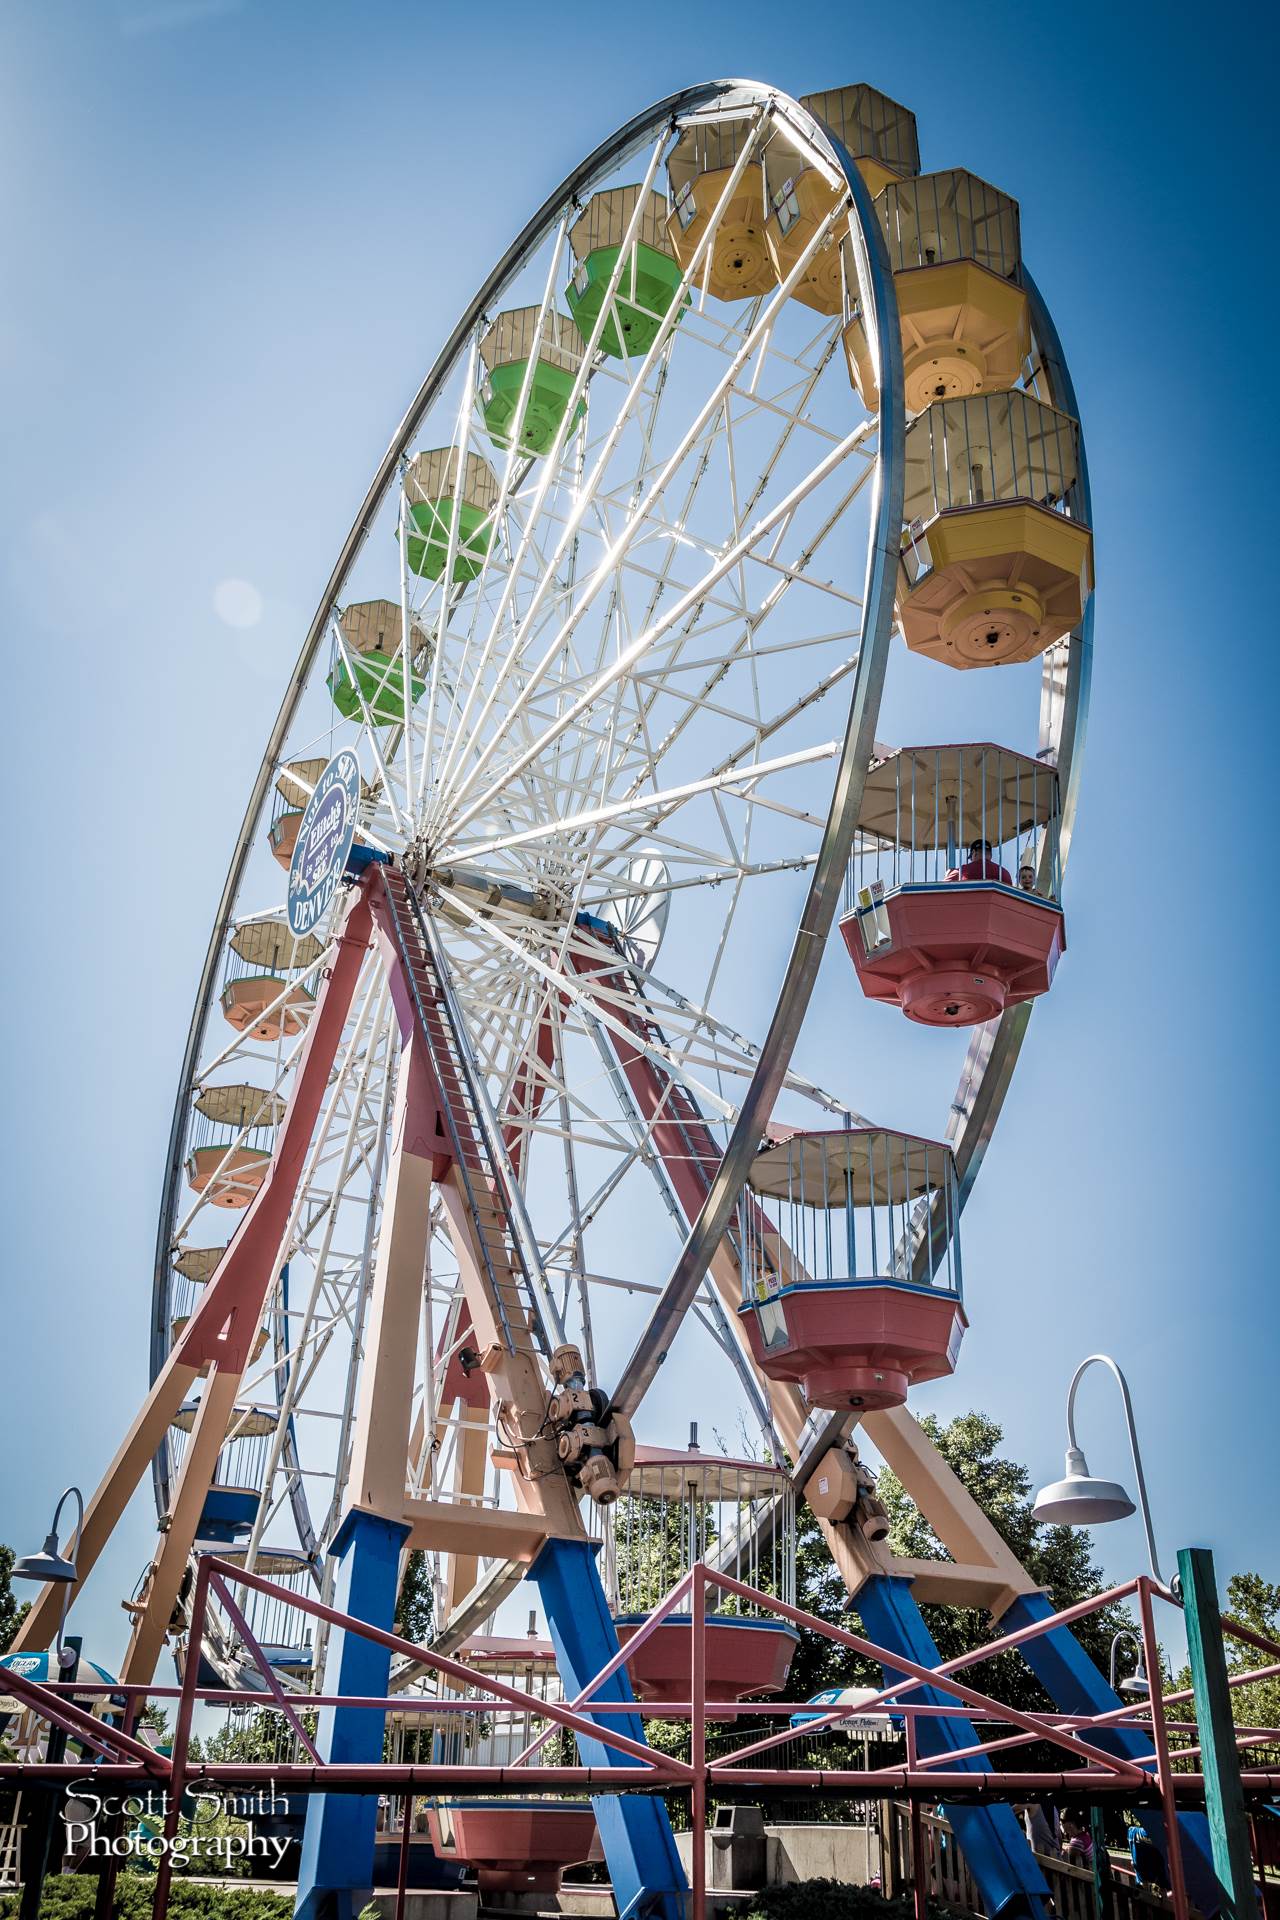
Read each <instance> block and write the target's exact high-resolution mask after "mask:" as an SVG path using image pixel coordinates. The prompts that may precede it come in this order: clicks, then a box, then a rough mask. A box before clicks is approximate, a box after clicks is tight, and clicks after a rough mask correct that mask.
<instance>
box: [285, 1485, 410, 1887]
mask: <svg viewBox="0 0 1280 1920" xmlns="http://www.w3.org/2000/svg"><path fill="white" fill-rule="evenodd" d="M408 1537H409V1528H408V1527H407V1526H406V1525H405V1524H404V1522H403V1521H400V1520H384V1519H382V1518H381V1517H380V1516H379V1515H378V1514H373V1513H365V1512H364V1511H363V1510H362V1509H360V1508H358V1507H353V1508H352V1510H351V1512H350V1513H348V1515H347V1517H346V1519H345V1520H344V1521H343V1523H342V1526H341V1528H340V1529H339V1532H338V1536H337V1539H336V1540H335V1541H334V1545H333V1552H334V1554H335V1555H336V1556H337V1560H338V1576H337V1580H336V1581H335V1583H334V1595H333V1604H334V1606H335V1607H337V1608H338V1609H339V1610H340V1611H341V1612H343V1613H349V1614H352V1615H353V1616H354V1617H355V1618H356V1619H357V1620H368V1621H371V1622H373V1623H375V1624H376V1625H379V1626H382V1625H389V1624H390V1621H391V1618H392V1615H393V1614H394V1613H395V1606H396V1581H397V1579H398V1577H399V1570H400V1549H401V1547H402V1546H403V1545H404V1543H405V1541H406V1540H407V1539H408ZM390 1678H391V1655H390V1653H389V1652H388V1651H387V1649H386V1648H385V1647H381V1646H377V1645H375V1644H374V1642H373V1641H372V1640H366V1639H364V1638H363V1637H362V1636H361V1635H360V1634H356V1633H352V1632H349V1631H348V1630H347V1628H345V1627H335V1628H334V1630H333V1633H332V1635H331V1636H330V1640H329V1650H328V1655H327V1658H326V1660H325V1691H326V1693H331V1694H364V1695H366V1696H373V1697H378V1698H383V1699H385V1698H386V1695H387V1690H388V1687H389V1684H390ZM382 1738H383V1718H382V1715H381V1714H380V1713H373V1712H368V1711H364V1710H362V1709H360V1708H358V1707H324V1708H322V1710H321V1713H320V1724H319V1728H318V1731H317V1736H316V1745H317V1746H318V1748H319V1749H320V1752H321V1753H322V1754H323V1755H324V1757H325V1759H326V1760H330V1761H335V1762H340V1763H342V1764H344V1765H348V1766H350V1765H361V1764H375V1763H376V1762H378V1761H380V1760H381V1759H382ZM377 1824H378V1802H377V1798H376V1796H370V1797H369V1798H365V1797H364V1796H363V1795H356V1794H342V1793H329V1794H313V1795H312V1796H311V1798H310V1799H309V1800H308V1802H307V1820H306V1826H305V1827H304V1829H303V1835H302V1860H301V1863H300V1865H299V1868H298V1901H297V1906H296V1908H295V1910H294V1911H295V1914H296V1915H297V1916H298V1920H352V1916H353V1915H354V1913H355V1902H354V1899H353V1893H355V1892H357V1891H358V1890H360V1889H363V1888H367V1887H370V1886H372V1885H373V1850H374V1842H375V1839H376V1835H377Z"/></svg>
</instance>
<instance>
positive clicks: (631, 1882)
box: [528, 1540, 697, 1920]
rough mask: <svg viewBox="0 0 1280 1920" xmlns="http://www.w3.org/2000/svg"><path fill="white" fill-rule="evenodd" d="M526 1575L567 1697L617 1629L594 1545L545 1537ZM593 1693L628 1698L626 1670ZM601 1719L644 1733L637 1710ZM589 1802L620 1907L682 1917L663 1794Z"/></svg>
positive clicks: (584, 1751)
mask: <svg viewBox="0 0 1280 1920" xmlns="http://www.w3.org/2000/svg"><path fill="white" fill-rule="evenodd" d="M528 1577H529V1579H530V1580H532V1581H533V1583H534V1585H535V1586H536V1587H537V1589H538V1592H539V1595H540V1596H541V1599H542V1608H543V1612H544V1613H545V1614H546V1618H547V1626H548V1629H549V1631H550V1634H551V1638H552V1641H553V1643H554V1645H555V1650H556V1663H557V1665H558V1667H559V1669H560V1678H561V1681H562V1682H563V1685H564V1690H565V1695H566V1697H567V1698H570V1699H571V1698H572V1697H573V1696H574V1695H575V1694H577V1693H580V1692H581V1691H582V1689H583V1688H584V1687H586V1686H587V1685H588V1684H589V1682H590V1681H591V1680H592V1678H593V1677H594V1676H595V1675H596V1674H597V1673H599V1671H600V1669H601V1667H603V1666H605V1665H607V1664H608V1662H609V1661H610V1660H611V1659H612V1658H613V1656H614V1654H615V1653H617V1651H618V1636H617V1634H616V1632H615V1631H614V1626H613V1621H612V1619H611V1617H610V1614H609V1608H608V1604H607V1602H606V1600H605V1596H604V1588H603V1587H602V1585H601V1584H600V1575H599V1573H598V1572H597V1570H596V1562H595V1552H594V1550H593V1548H592V1546H591V1544H590V1542H588V1541H586V1540H548V1542H547V1544H546V1546H545V1547H544V1548H543V1549H542V1552H541V1553H540V1554H539V1555H538V1558H537V1559H536V1560H535V1561H534V1563H533V1565H532V1566H531V1567H530V1569H529V1575H528ZM599 1697H600V1699H602V1700H631V1699H633V1698H634V1696H633V1694H632V1692H631V1684H630V1682H629V1681H628V1679H627V1677H626V1673H625V1671H619V1672H618V1673H616V1674H614V1676H613V1678H612V1679H611V1680H607V1681H606V1682H605V1684H604V1686H602V1687H601V1689H600V1694H599ZM608 1724H609V1726H610V1727H611V1728H612V1729H614V1730H615V1731H616V1732H618V1733H624V1734H626V1735H627V1736H628V1738H630V1739H632V1740H643V1739H644V1726H643V1723H642V1721H641V1719H640V1715H639V1713H638V1712H637V1713H636V1714H634V1715H631V1714H610V1715H609V1720H608ZM578 1749H579V1753H580V1755H581V1758H582V1762H583V1765H584V1766H592V1767H608V1766H620V1765H630V1764H631V1762H630V1761H629V1760H627V1759H626V1757H625V1756H624V1755H623V1754H620V1753H619V1752H618V1750H617V1748H616V1747H607V1746H605V1745H604V1744H603V1743H598V1742H596V1741H593V1740H582V1739H580V1740H579V1742H578ZM592 1805H593V1806H594V1808H595V1814H596V1823H597V1825H598V1826H599V1828H600V1839H601V1842H602V1844H603V1846H604V1853H605V1859H606V1861H607V1862H608V1866H609V1877H610V1879H611V1880H612V1882H613V1897H614V1900H615V1902H616V1904H617V1908H618V1912H619V1914H633V1915H639V1914H655V1915H658V1916H661V1920H683V1916H684V1902H685V1890H686V1883H685V1877H684V1869H683V1868H682V1867H681V1865H680V1857H679V1855H678V1854H677V1852H676V1843H675V1840H674V1838H673V1836H672V1832H671V1822H670V1821H669V1820H668V1818H667V1810H666V1808H665V1807H664V1805H663V1804H662V1801H661V1800H660V1799H658V1798H657V1797H656V1796H655V1797H654V1798H652V1799H646V1798H642V1797H641V1796H640V1795H639V1794H625V1795H619V1796H616V1797H613V1798H607V1797H605V1796H598V1797H597V1798H596V1799H595V1800H593V1802H592ZM696 1844H697V1839H696V1836H695V1845H696Z"/></svg>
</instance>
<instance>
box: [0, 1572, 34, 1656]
mask: <svg viewBox="0 0 1280 1920" xmlns="http://www.w3.org/2000/svg"><path fill="white" fill-rule="evenodd" d="M16 1558H17V1556H16V1554H15V1553H14V1551H13V1548H12V1547H6V1546H0V1653H8V1651H9V1649H10V1647H11V1646H12V1645H13V1638H14V1635H15V1634H16V1633H17V1631H18V1628H19V1627H20V1626H21V1625H22V1623H23V1621H24V1620H25V1619H26V1617H27V1615H28V1613H29V1612H30V1611H31V1602H30V1601H29V1600H22V1601H19V1600H18V1599H17V1597H16V1596H15V1594H14V1591H13V1563H14V1560H15V1559H16Z"/></svg>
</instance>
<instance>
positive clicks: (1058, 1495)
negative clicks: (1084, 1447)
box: [1031, 1447, 1135, 1527]
mask: <svg viewBox="0 0 1280 1920" xmlns="http://www.w3.org/2000/svg"><path fill="white" fill-rule="evenodd" d="M1031 1511H1032V1513H1033V1515H1034V1516H1035V1518H1036V1519H1037V1520H1044V1521H1047V1522H1048V1524H1049V1525H1050V1526H1067V1527H1094V1526H1100V1525H1101V1524H1102V1523H1103V1522H1104V1521H1106V1520H1124V1519H1125V1518H1127V1516H1128V1515H1129V1514H1131V1513H1133V1512H1134V1511H1135V1508H1134V1504H1133V1501H1132V1500H1131V1499H1130V1498H1129V1496H1128V1494H1127V1493H1126V1492H1125V1490H1124V1488H1123V1487H1122V1486H1121V1485H1120V1483H1119V1481H1118V1480H1097V1479H1095V1478H1094V1476H1093V1475H1092V1474H1091V1473H1090V1472H1089V1463H1088V1461H1087V1460H1086V1459H1085V1457H1084V1454H1083V1453H1082V1452H1081V1451H1080V1449H1079V1447H1068V1448H1067V1464H1066V1474H1065V1476H1064V1478H1063V1479H1061V1480H1055V1481H1054V1482H1053V1484H1052V1486H1048V1487H1042V1488H1041V1490H1040V1492H1039V1493H1038V1494H1037V1495H1036V1503H1035V1505H1034V1507H1032V1509H1031Z"/></svg>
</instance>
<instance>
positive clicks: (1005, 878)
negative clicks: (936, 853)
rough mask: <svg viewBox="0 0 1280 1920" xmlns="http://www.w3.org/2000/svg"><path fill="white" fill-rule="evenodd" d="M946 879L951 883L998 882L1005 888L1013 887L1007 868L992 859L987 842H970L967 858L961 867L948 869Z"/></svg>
mask: <svg viewBox="0 0 1280 1920" xmlns="http://www.w3.org/2000/svg"><path fill="white" fill-rule="evenodd" d="M947 879H948V880H952V881H963V880H999V881H1000V882H1001V884H1002V885H1004V886H1006V887H1011V886H1012V885H1013V876H1012V875H1011V874H1010V872H1009V870H1008V868H1007V867H1002V866H1001V865H1000V863H999V861H998V860H996V859H995V858H994V857H993V849H992V845H991V842H990V841H989V840H974V841H971V842H970V845H969V858H968V859H967V860H966V861H965V862H964V865H963V866H959V867H952V868H950V869H949V871H948V873H947Z"/></svg>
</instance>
